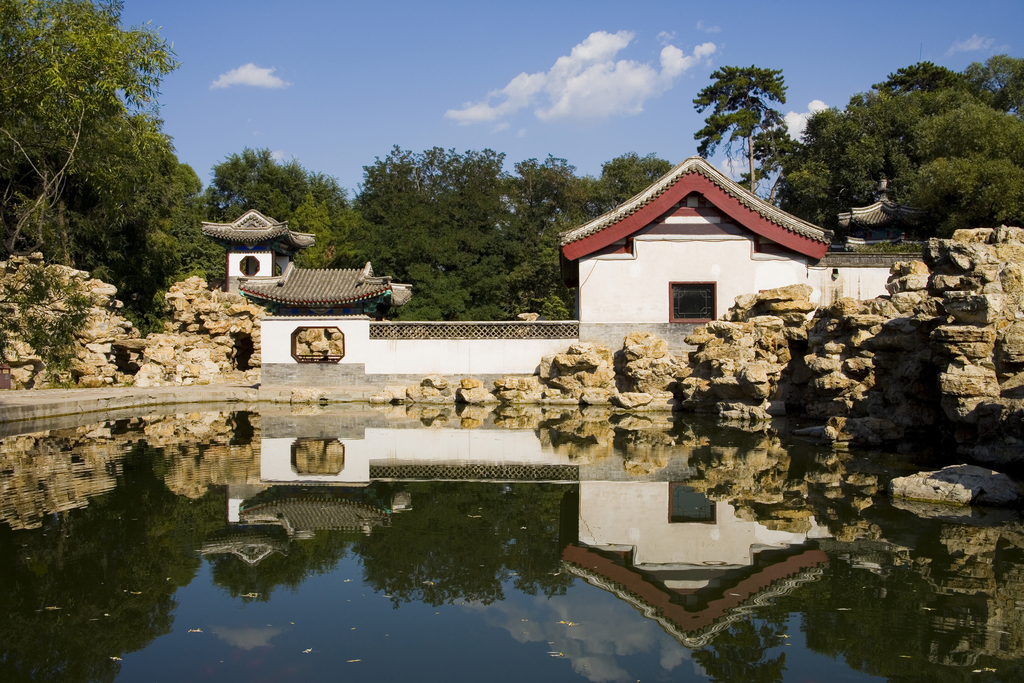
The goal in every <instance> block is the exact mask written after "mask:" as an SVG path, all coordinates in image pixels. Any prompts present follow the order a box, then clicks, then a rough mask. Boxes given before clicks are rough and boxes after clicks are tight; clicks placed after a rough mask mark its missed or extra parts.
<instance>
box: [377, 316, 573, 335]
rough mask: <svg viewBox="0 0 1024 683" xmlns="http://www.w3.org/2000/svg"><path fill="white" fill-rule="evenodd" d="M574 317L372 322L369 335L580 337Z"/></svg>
mask: <svg viewBox="0 0 1024 683" xmlns="http://www.w3.org/2000/svg"><path fill="white" fill-rule="evenodd" d="M579 336H580V324H579V323H578V322H576V321H575V320H543V321H536V322H521V321H509V322H372V323H370V339H577V338H578V337H579Z"/></svg>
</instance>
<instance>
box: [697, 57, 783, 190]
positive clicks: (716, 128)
mask: <svg viewBox="0 0 1024 683" xmlns="http://www.w3.org/2000/svg"><path fill="white" fill-rule="evenodd" d="M711 80H712V81H714V82H713V83H712V84H711V85H709V86H707V87H705V88H704V89H703V90H701V91H700V93H698V95H697V97H696V98H695V99H694V100H693V104H694V107H695V108H696V109H697V111H698V112H700V113H704V111H705V110H707V109H708V108H712V112H711V114H710V115H709V116H708V117H707V118H706V119H704V122H705V124H706V125H705V126H704V127H703V128H701V129H700V130H699V131H697V132H696V133H694V134H693V139H694V140H700V145H699V146H698V147H697V152H698V153H699V154H700V155H701V156H705V157H707V156H710V155H712V154H714V153H715V150H716V149H717V148H718V146H719V144H721V143H722V142H723V140H724V139H725V135H726V134H727V133H728V134H729V139H728V141H727V142H726V152H727V154H728V155H729V158H730V159H732V158H733V156H732V149H733V145H734V144H735V143H736V142H739V143H740V145H741V147H742V149H743V153H744V156H746V157H747V160H748V165H749V169H750V170H749V172H748V174H747V176H746V180H747V181H748V182H749V183H750V191H751V192H754V191H755V188H756V185H757V180H758V178H759V177H764V176H765V171H766V170H767V169H765V168H762V169H761V172H760V174H759V173H758V170H757V169H755V167H754V161H755V147H756V145H757V144H758V143H759V144H760V145H761V148H762V152H761V157H762V158H772V157H773V156H774V152H769V151H768V150H770V149H771V148H772V143H773V142H774V141H775V140H777V139H778V137H779V136H778V135H775V132H776V131H777V129H779V128H782V129H784V128H785V121H784V119H783V117H782V113H781V112H779V111H778V110H776V109H773V108H772V106H771V104H772V103H773V102H778V103H779V104H785V103H786V85H785V80H784V79H783V77H782V71H781V70H773V69H761V68H758V67H756V66H753V65H751V66H749V67H738V66H724V67H722V68H721V69H718V70H717V71H715V72H714V73H712V74H711ZM759 136H760V137H759ZM758 137H759V139H757V138H758Z"/></svg>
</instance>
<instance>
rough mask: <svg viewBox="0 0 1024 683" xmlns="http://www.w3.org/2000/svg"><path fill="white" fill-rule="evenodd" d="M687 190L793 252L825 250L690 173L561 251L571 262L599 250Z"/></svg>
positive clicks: (654, 218) (647, 222) (820, 253)
mask: <svg viewBox="0 0 1024 683" xmlns="http://www.w3.org/2000/svg"><path fill="white" fill-rule="evenodd" d="M691 192H699V193H700V194H702V195H704V198H705V199H707V201H708V202H709V203H710V204H712V205H713V206H714V207H715V208H716V209H718V210H719V211H721V212H722V213H723V214H725V215H726V216H728V217H729V218H731V219H732V220H733V221H735V222H736V224H737V225H739V226H741V227H744V228H746V229H748V230H750V231H751V232H754V233H756V234H758V235H761V236H762V237H766V238H768V239H770V240H772V241H773V242H777V243H779V244H781V245H782V246H784V247H787V248H789V249H792V250H793V251H795V252H797V253H800V254H804V255H805V256H809V257H811V258H815V259H819V258H821V257H822V256H824V255H825V252H827V251H828V246H829V245H828V244H826V243H824V242H818V241H815V240H812V239H810V238H809V237H804V236H803V235H798V234H797V233H795V232H791V231H789V230H787V229H786V228H784V227H782V226H780V225H777V224H775V223H772V222H771V221H770V220H768V219H766V218H765V217H764V216H762V215H761V214H759V213H757V212H756V211H753V210H751V209H748V208H747V207H746V206H744V205H743V204H742V203H740V201H739V200H737V199H734V198H733V197H732V196H731V195H729V193H727V192H726V191H724V190H723V189H721V188H720V187H718V185H716V184H715V183H713V182H711V181H710V180H708V179H707V178H705V177H704V176H703V175H701V174H700V173H697V172H692V173H687V174H686V175H684V176H682V177H680V178H679V180H677V181H676V182H675V184H673V185H672V187H670V188H668V189H667V190H665V191H664V192H663V193H662V194H661V195H660V196H658V197H657V198H656V199H654V200H653V201H652V202H650V203H649V204H647V205H645V206H643V207H642V208H640V209H638V210H637V211H635V212H634V213H631V214H630V215H628V216H626V217H625V218H623V219H622V220H621V221H619V222H618V223H615V224H613V225H609V226H608V227H606V228H604V229H603V230H600V231H599V232H596V233H594V234H593V235H590V236H589V237H584V238H583V239H581V240H578V241H576V242H570V243H569V244H566V245H565V246H564V247H562V253H563V254H565V257H566V258H567V259H569V260H570V261H575V260H576V259H579V258H582V257H584V256H587V255H589V254H592V253H594V252H595V251H597V250H598V249H603V248H604V247H606V246H608V245H609V244H611V243H612V242H615V241H617V240H621V239H624V238H626V237H629V236H630V235H632V234H633V233H635V232H636V231H638V230H640V229H641V228H644V227H646V226H648V225H650V224H651V223H654V222H655V221H657V220H658V218H660V217H661V215H662V214H664V213H665V212H666V211H668V210H669V209H671V208H672V207H673V206H675V204H676V203H677V202H679V201H680V200H682V199H684V198H685V197H686V195H688V194H690V193H691Z"/></svg>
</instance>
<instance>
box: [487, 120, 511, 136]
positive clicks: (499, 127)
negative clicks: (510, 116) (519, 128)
mask: <svg viewBox="0 0 1024 683" xmlns="http://www.w3.org/2000/svg"><path fill="white" fill-rule="evenodd" d="M511 125H512V124H510V123H509V122H508V121H502V122H501V123H499V124H498V125H496V126H495V127H494V130H493V131H491V132H492V133H500V132H501V131H503V130H507V129H508V127H509V126H511Z"/></svg>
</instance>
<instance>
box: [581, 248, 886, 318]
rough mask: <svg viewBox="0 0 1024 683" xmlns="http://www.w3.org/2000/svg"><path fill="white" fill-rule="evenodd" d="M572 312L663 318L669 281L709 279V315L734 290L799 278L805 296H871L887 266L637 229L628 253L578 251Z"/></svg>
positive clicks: (731, 299)
mask: <svg viewBox="0 0 1024 683" xmlns="http://www.w3.org/2000/svg"><path fill="white" fill-rule="evenodd" d="M579 269H580V272H579V277H580V285H579V296H578V297H577V299H578V306H579V316H580V322H585V323H668V322H669V316H670V306H671V300H670V295H669V283H670V282H714V283H716V296H717V302H716V306H717V308H716V311H715V317H716V318H721V317H722V316H723V315H724V314H725V313H726V312H727V311H728V310H729V308H730V307H731V306H732V305H733V303H735V301H736V297H738V296H740V295H742V294H755V293H757V292H759V291H761V290H764V289H773V288H775V287H784V286H786V285H795V284H807V285H810V286H811V288H812V290H813V293H812V294H811V300H812V301H813V302H815V303H817V304H819V305H828V304H830V303H832V302H833V301H834V300H835V299H838V298H841V297H850V298H854V299H873V298H875V297H877V296H882V295H885V294H886V293H887V292H886V290H885V283H886V281H887V280H888V277H889V269H888V268H864V267H861V268H837V269H835V270H836V271H837V272H836V278H835V279H833V277H832V276H833V268H822V267H816V266H808V265H807V261H806V260H805V259H803V258H802V257H800V258H797V257H788V256H781V255H774V254H771V255H769V254H755V253H754V250H753V242H752V241H751V240H750V239H748V238H746V237H744V236H732V235H728V236H715V237H709V236H689V235H639V236H637V237H636V238H635V241H634V253H633V254H611V255H605V256H596V257H583V258H581V259H580V264H579Z"/></svg>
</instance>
